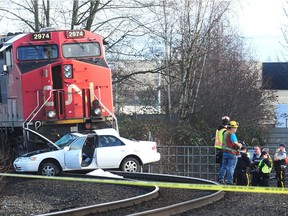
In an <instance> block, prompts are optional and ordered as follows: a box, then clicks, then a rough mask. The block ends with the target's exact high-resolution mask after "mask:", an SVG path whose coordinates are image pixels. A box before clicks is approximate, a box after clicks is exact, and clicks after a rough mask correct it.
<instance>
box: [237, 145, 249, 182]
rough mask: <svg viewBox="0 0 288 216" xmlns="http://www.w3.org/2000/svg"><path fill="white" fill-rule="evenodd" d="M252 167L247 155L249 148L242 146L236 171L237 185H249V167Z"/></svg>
mask: <svg viewBox="0 0 288 216" xmlns="http://www.w3.org/2000/svg"><path fill="white" fill-rule="evenodd" d="M249 167H251V161H250V158H249V157H248V155H247V148H246V147H245V146H242V148H241V150H240V154H239V155H237V164H236V167H235V172H234V181H235V184H236V185H243V186H248V185H249V183H250V182H249V174H248V172H247V171H248V168H249Z"/></svg>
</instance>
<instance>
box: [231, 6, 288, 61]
mask: <svg viewBox="0 0 288 216" xmlns="http://www.w3.org/2000/svg"><path fill="white" fill-rule="evenodd" d="M239 2H240V4H241V5H240V6H239V9H237V11H238V13H239V14H238V19H239V23H240V25H239V27H240V30H241V32H242V33H243V34H244V37H245V38H246V39H247V42H248V44H251V46H252V48H253V49H255V52H256V53H255V55H256V59H257V60H259V61H261V62H278V61H285V58H286V59H287V58H288V56H286V57H285V49H284V48H283V45H281V44H285V43H284V37H283V33H282V30H281V28H283V27H284V26H285V23H287V28H288V17H286V16H285V14H284V10H283V8H284V6H285V7H286V8H287V9H288V3H286V2H288V1H287V0H240V1H239ZM287 53H288V51H287ZM283 54H284V56H283Z"/></svg>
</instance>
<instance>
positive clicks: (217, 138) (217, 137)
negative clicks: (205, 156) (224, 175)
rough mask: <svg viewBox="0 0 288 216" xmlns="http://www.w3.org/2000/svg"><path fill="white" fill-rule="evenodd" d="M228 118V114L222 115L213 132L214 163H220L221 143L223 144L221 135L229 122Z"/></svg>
mask: <svg viewBox="0 0 288 216" xmlns="http://www.w3.org/2000/svg"><path fill="white" fill-rule="evenodd" d="M229 121H230V118H229V117H228V116H223V117H222V124H221V125H220V126H219V127H218V129H217V130H216V134H215V143H214V147H215V148H216V151H217V152H216V163H219V164H220V167H221V164H222V156H223V153H222V144H223V137H224V133H225V131H226V130H227V125H228V124H229Z"/></svg>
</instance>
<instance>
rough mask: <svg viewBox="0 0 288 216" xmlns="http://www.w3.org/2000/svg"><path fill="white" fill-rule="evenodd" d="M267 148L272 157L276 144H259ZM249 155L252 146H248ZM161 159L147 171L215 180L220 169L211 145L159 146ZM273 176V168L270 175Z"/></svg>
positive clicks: (251, 152)
mask: <svg viewBox="0 0 288 216" xmlns="http://www.w3.org/2000/svg"><path fill="white" fill-rule="evenodd" d="M263 148H269V149H270V155H271V157H272V158H273V156H274V154H275V150H276V148H277V146H261V149H263ZM248 150H249V154H250V156H252V155H253V147H248ZM158 152H160V154H161V160H160V161H158V162H156V163H153V164H149V166H148V167H147V169H148V172H153V173H161V174H170V175H180V176H189V177H196V178H203V179H208V180H211V181H217V178H218V173H219V170H220V166H219V164H217V163H216V149H215V148H214V147H213V146H159V147H158ZM273 176H275V172H274V169H273V170H272V173H271V177H273Z"/></svg>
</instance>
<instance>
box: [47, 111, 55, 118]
mask: <svg viewBox="0 0 288 216" xmlns="http://www.w3.org/2000/svg"><path fill="white" fill-rule="evenodd" d="M47 116H48V118H50V119H53V118H55V117H56V112H55V111H54V110H49V111H48V112H47Z"/></svg>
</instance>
